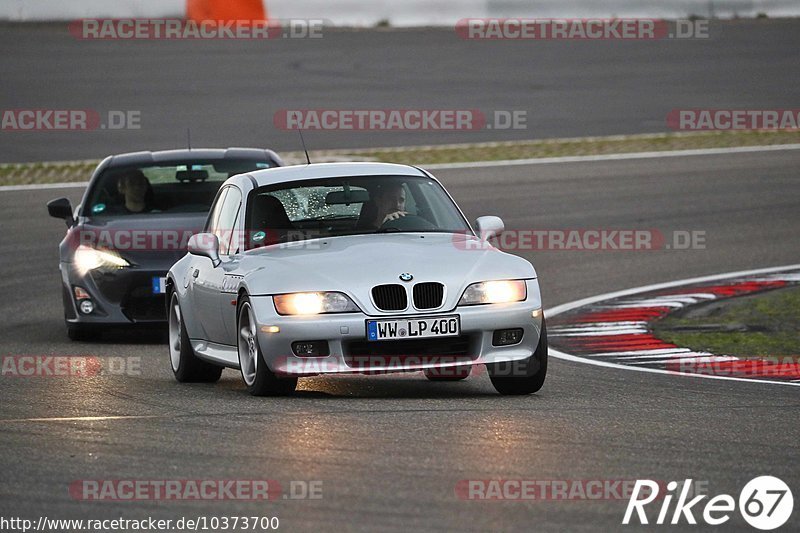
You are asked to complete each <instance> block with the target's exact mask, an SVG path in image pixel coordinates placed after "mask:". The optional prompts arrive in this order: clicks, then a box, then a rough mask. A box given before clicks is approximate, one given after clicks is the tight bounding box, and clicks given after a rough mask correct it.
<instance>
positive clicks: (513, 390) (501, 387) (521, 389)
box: [486, 318, 547, 395]
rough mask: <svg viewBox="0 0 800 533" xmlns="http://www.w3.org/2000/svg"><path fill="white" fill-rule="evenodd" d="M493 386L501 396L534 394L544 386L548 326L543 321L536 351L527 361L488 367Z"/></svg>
mask: <svg viewBox="0 0 800 533" xmlns="http://www.w3.org/2000/svg"><path fill="white" fill-rule="evenodd" d="M486 370H487V371H488V372H489V377H490V378H491V380H492V385H494V388H495V389H496V390H497V392H499V393H500V394H509V395H515V394H516V395H519V394H532V393H534V392H536V391H538V390H539V389H541V388H542V385H544V378H545V376H546V375H547V326H546V324H545V322H544V318H543V319H542V332H541V335H540V336H539V345H538V346H537V347H536V351H535V352H534V353H533V355H532V356H530V357H529V358H528V359H527V360H525V361H519V362H510V363H497V364H491V365H486Z"/></svg>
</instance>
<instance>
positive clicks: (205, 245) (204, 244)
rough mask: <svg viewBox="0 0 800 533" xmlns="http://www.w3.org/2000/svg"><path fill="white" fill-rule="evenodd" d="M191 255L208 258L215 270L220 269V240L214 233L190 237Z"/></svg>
mask: <svg viewBox="0 0 800 533" xmlns="http://www.w3.org/2000/svg"><path fill="white" fill-rule="evenodd" d="M188 248H189V253H190V254H192V255H199V256H201V257H208V258H209V259H211V263H212V264H213V265H214V268H216V267H218V266H219V265H220V263H222V260H221V259H220V258H219V239H218V238H217V236H216V235H214V234H213V233H197V234H195V235H192V236H191V237H189V246H188Z"/></svg>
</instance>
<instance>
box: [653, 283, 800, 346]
mask: <svg viewBox="0 0 800 533" xmlns="http://www.w3.org/2000/svg"><path fill="white" fill-rule="evenodd" d="M653 329H654V333H655V335H656V336H657V337H658V338H660V339H663V340H665V341H667V342H672V343H674V344H677V345H678V346H681V347H685V348H691V349H692V350H700V351H706V352H710V353H713V354H720V355H734V356H740V357H773V356H796V357H800V287H792V288H787V289H778V290H774V291H768V292H765V293H761V294H757V295H753V296H747V297H743V298H732V299H729V300H722V301H720V302H715V303H711V304H703V305H701V306H699V307H694V308H688V309H687V310H686V311H684V312H681V313H676V314H673V315H669V316H667V317H665V318H664V319H662V320H659V321H657V322H655V323H654V324H653Z"/></svg>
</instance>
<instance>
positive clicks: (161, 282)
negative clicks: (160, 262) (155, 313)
mask: <svg viewBox="0 0 800 533" xmlns="http://www.w3.org/2000/svg"><path fill="white" fill-rule="evenodd" d="M166 292H167V278H159V277H154V278H153V294H165V293H166Z"/></svg>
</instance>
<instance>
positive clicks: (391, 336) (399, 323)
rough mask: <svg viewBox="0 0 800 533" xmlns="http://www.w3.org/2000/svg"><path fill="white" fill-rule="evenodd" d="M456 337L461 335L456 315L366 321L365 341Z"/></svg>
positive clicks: (459, 323) (459, 322)
mask: <svg viewBox="0 0 800 533" xmlns="http://www.w3.org/2000/svg"><path fill="white" fill-rule="evenodd" d="M458 335H461V321H460V319H459V316H458V315H452V316H434V317H426V318H402V319H397V318H390V319H386V320H367V340H370V341H388V340H401V339H426V338H430V337H456V336H458Z"/></svg>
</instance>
